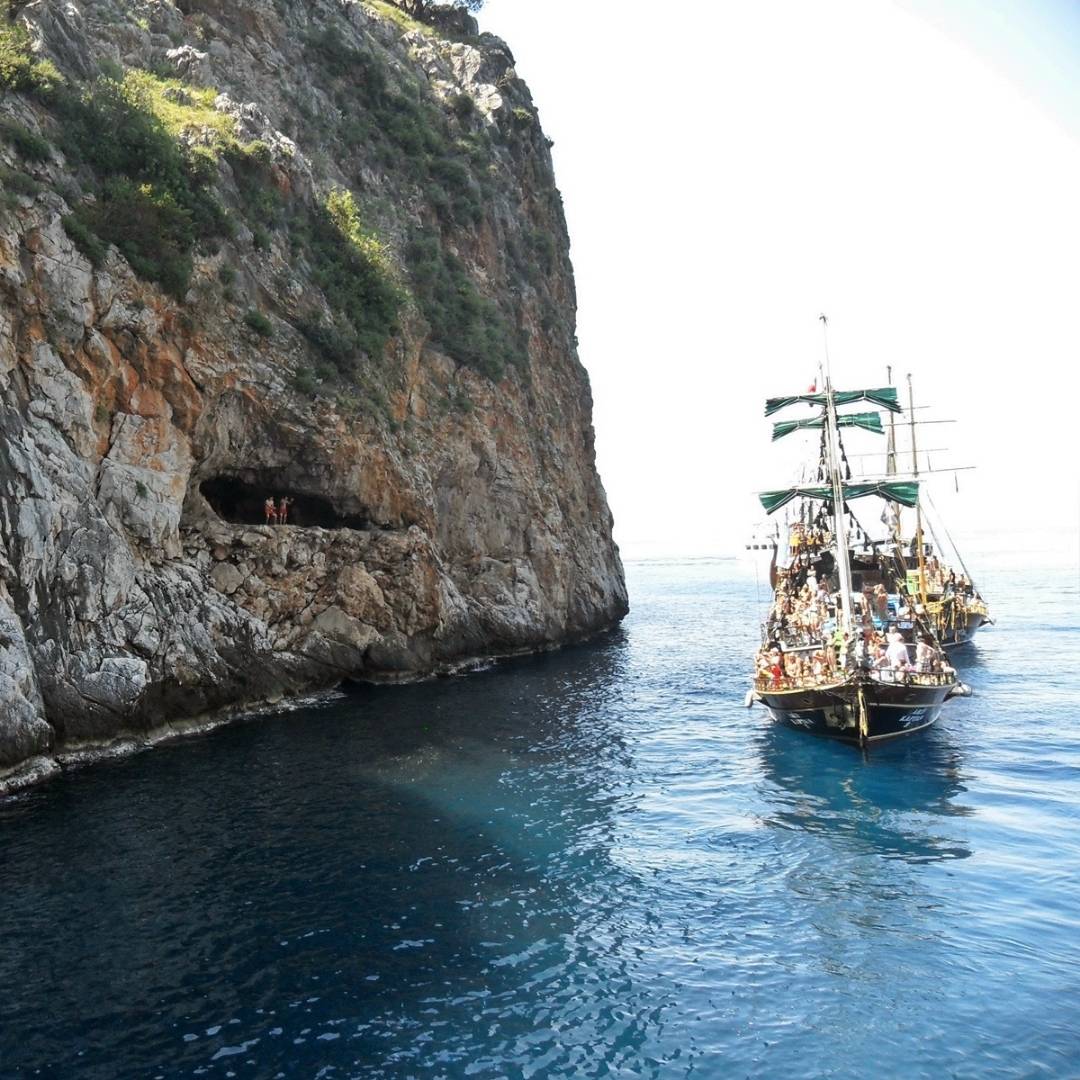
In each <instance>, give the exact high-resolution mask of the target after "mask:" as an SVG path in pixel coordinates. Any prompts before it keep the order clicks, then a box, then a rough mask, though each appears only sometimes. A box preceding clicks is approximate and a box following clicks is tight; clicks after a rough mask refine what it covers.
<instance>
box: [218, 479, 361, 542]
mask: <svg viewBox="0 0 1080 1080" xmlns="http://www.w3.org/2000/svg"><path fill="white" fill-rule="evenodd" d="M199 491H200V492H201V493H202V496H203V498H204V499H206V501H207V502H208V503H209V504H210V505H211V506H212V507H213V509H214V512H215V513H216V514H217V515H218V517H220V518H221V519H222V520H224V521H228V522H231V523H232V524H234V525H264V524H265V523H266V514H265V513H264V511H263V504H264V503H265V502H266V500H267V499H268V498H273V500H274V502H275V504H276V503H278V502H279V501H280V499H281V497H282V496H285V497H286V498H288V499H291V500H292V503H291V505H290V506H289V521H288V523H289V524H290V525H298V526H302V527H303V526H307V527H309V528H322V529H370V528H371V521H370V520H369V519H368V518H367V516H366V515H364V514H339V513H338V512H337V510H335V509H334V504H333V503H332V502H330V500H329V499H324V498H323V497H322V496H321V495H309V494H307V493H306V492H302V491H295V490H292V489H290V488H288V487H286V486H285V485H283V484H280V483H278V484H273V483H271V484H258V485H256V484H248V483H245V482H244V481H243V480H238V479H237V478H236V477H234V476H215V477H214V478H213V479H212V480H204V481H203V482H202V483H201V484H200V485H199Z"/></svg>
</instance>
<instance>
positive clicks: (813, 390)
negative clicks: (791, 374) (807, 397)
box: [806, 379, 817, 394]
mask: <svg viewBox="0 0 1080 1080" xmlns="http://www.w3.org/2000/svg"><path fill="white" fill-rule="evenodd" d="M806 392H807V393H808V394H816V393H817V379H815V380H814V381H813V382H812V383H811V384H810V386H809V388H808V389H807V391H806Z"/></svg>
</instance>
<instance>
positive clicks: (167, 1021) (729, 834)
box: [0, 560, 1080, 1080]
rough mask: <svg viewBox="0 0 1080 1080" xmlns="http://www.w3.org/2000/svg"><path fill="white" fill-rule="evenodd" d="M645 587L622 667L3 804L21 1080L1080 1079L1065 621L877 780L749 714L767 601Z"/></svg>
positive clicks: (988, 649) (333, 714) (419, 691)
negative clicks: (1054, 662)
mask: <svg viewBox="0 0 1080 1080" xmlns="http://www.w3.org/2000/svg"><path fill="white" fill-rule="evenodd" d="M631 572H632V578H633V580H632V587H633V595H634V598H635V608H634V613H633V616H632V617H631V619H630V620H629V621H628V622H627V624H626V627H625V629H624V630H623V631H621V632H619V633H616V634H613V635H610V636H609V637H607V638H605V639H603V640H600V641H597V642H594V643H592V644H591V645H588V646H584V647H582V648H579V649H573V650H567V651H565V652H562V653H555V654H550V655H546V656H541V657H537V658H533V659H527V660H518V661H514V662H511V663H506V664H499V665H496V666H495V667H493V668H491V669H489V670H484V671H480V672H477V673H475V674H473V675H470V676H468V677H461V678H452V679H442V680H437V681H433V682H430V683H426V684H421V685H416V686H406V687H393V688H377V687H375V688H373V687H367V688H354V689H351V690H349V691H348V692H346V693H344V694H340V695H338V696H336V697H334V698H331V699H328V700H327V701H325V702H324V703H322V704H321V705H319V706H318V707H310V708H305V709H301V710H298V711H297V712H295V713H294V714H292V715H289V716H278V717H274V718H270V719H264V720H261V721H259V722H256V723H251V724H245V725H239V726H234V727H232V728H228V729H221V730H219V731H217V732H215V733H213V734H212V735H211V736H209V737H206V738H200V739H194V740H191V741H187V742H183V743H177V744H174V745H171V746H168V747H164V748H161V749H158V750H155V751H154V752H153V753H150V754H146V755H143V756H140V757H137V758H132V759H128V760H125V761H120V762H114V763H112V764H109V765H105V766H101V767H98V768H94V769H89V770H84V771H80V772H75V773H72V774H69V775H67V776H65V777H63V778H61V779H60V780H59V781H57V782H55V783H52V784H50V785H47V786H45V787H43V788H41V789H38V790H36V791H34V792H31V793H28V794H27V795H25V796H23V797H21V798H18V799H15V800H12V801H9V802H7V803H3V804H0V878H2V880H0V885H2V886H3V890H4V900H3V904H4V941H3V947H2V948H0V1076H2V1077H4V1078H5V1080H6V1077H7V1076H9V1075H10V1076H22V1075H33V1074H34V1072H35V1071H40V1073H41V1075H54V1076H64V1077H68V1076H75V1077H80V1078H81V1077H94V1078H96V1077H101V1078H103V1080H105V1078H108V1080H112V1078H113V1077H116V1076H158V1075H161V1076H166V1077H170V1078H171V1077H178V1076H199V1077H233V1076H235V1077H243V1076H250V1077H276V1076H282V1077H290V1078H291V1077H293V1076H311V1077H315V1076H319V1077H325V1078H330V1080H334V1078H342V1077H364V1078H369V1077H387V1078H398V1077H411V1076H417V1077H455V1078H456V1077H459V1076H469V1077H485V1078H495V1077H513V1078H519V1077H526V1076H529V1077H538V1078H540V1077H543V1078H564V1077H577V1076H627V1077H630V1076H633V1077H662V1078H668V1077H672V1078H673V1077H686V1076H695V1077H698V1076H704V1077H713V1076H718V1077H719V1076H727V1075H737V1076H746V1075H749V1076H820V1075H830V1076H833V1077H866V1076H879V1075H881V1076H899V1075H903V1076H916V1077H921V1076H925V1077H935V1078H936V1077H938V1076H941V1075H959V1076H984V1075H993V1076H1001V1077H1017V1078H1019V1077H1029V1076H1040V1077H1041V1076H1046V1077H1056V1076H1062V1077H1064V1076H1072V1075H1077V1074H1080V1062H1078V1060H1077V1044H1076V1038H1075V1031H1076V1030H1077V1028H1078V1026H1080V1016H1078V1015H1077V1006H1076V1004H1075V1003H1076V1002H1077V1001H1078V1000H1080V977H1078V975H1077V972H1078V971H1080V947H1078V944H1077V943H1078V942H1080V920H1078V918H1077V915H1076V909H1075V897H1074V895H1073V889H1074V883H1075V880H1076V877H1077V875H1078V873H1080V839H1078V834H1077V831H1076V828H1075V816H1074V815H1075V806H1076V805H1077V796H1078V786H1080V739H1078V736H1077V735H1076V734H1075V733H1074V731H1073V728H1072V726H1071V724H1070V723H1069V721H1068V718H1069V717H1071V715H1072V713H1071V712H1070V711H1069V708H1070V707H1071V703H1072V702H1073V701H1075V696H1076V690H1077V686H1076V676H1075V674H1071V673H1067V672H1061V671H1057V672H1056V674H1055V678H1054V679H1052V680H1051V679H1044V680H1041V681H1040V682H1039V693H1038V695H1036V694H1034V693H1033V691H1032V684H1031V680H1030V679H1025V678H1023V677H1022V676H1021V675H1019V674H1018V672H1020V671H1021V668H1022V661H1023V660H1026V661H1027V662H1028V663H1031V662H1033V661H1035V662H1038V660H1039V658H1041V657H1047V656H1051V655H1053V654H1054V651H1055V648H1056V647H1057V644H1058V643H1059V641H1060V635H1059V631H1058V629H1057V626H1058V624H1059V623H1065V624H1067V622H1068V620H1067V619H1065V618H1063V617H1062V615H1061V612H1060V611H1057V612H1056V613H1055V609H1053V607H1052V606H1050V607H1046V608H1045V609H1044V610H1042V611H1041V612H1040V614H1039V618H1038V620H1035V621H1032V622H1031V624H1030V625H1028V626H1027V627H1026V628H1025V629H1023V630H1017V629H1011V630H1010V632H1009V634H1008V635H1005V634H1003V633H999V632H998V631H996V630H995V631H994V632H993V636H991V635H987V636H986V638H987V640H986V645H985V647H984V646H983V644H982V640H983V639H981V638H980V644H979V646H978V650H979V651H978V653H977V657H976V659H977V661H978V662H977V663H973V664H972V667H971V674H970V676H969V677H970V681H972V682H973V683H974V684H975V687H976V691H977V696H976V697H974V698H972V699H970V700H967V701H962V702H955V703H950V704H949V706H948V707H947V709H946V711H945V713H944V714H943V717H942V719H941V721H939V723H938V725H937V726H936V727H935V728H933V729H931V731H929V732H927V733H924V734H923V735H920V736H918V737H916V738H912V739H910V740H901V741H898V742H896V743H894V744H891V745H886V746H881V747H875V748H874V749H873V751H872V752H871V753H870V755H869V756H867V757H863V756H861V755H860V754H859V753H858V751H856V750H855V749H853V748H851V747H848V746H842V745H839V744H835V743H831V742H827V741H824V740H817V739H814V738H811V737H807V736H804V735H801V734H800V733H798V732H793V731H789V730H787V729H785V728H781V727H779V726H777V725H775V724H773V723H772V722H771V721H769V720H768V719H766V718H765V717H764V716H763V715H762V714H761V713H760V712H754V711H748V710H745V709H744V708H742V705H741V702H742V698H743V694H744V692H745V688H746V670H747V664H748V662H749V661H748V658H749V657H750V656H751V655H752V652H753V649H754V646H755V644H756V630H755V619H754V616H755V608H754V587H753V582H752V580H751V581H749V582H747V581H744V580H742V579H740V578H739V577H738V576H736V575H735V573H734V571H733V567H731V566H730V565H727V564H719V563H716V562H711V561H708V560H699V561H692V562H683V563H676V564H672V563H663V562H654V563H650V564H644V565H639V566H636V567H632V568H631ZM1004 595H1005V596H1006V597H1007V596H1008V593H1004ZM1048 603H1049V601H1048ZM1002 614H1003V615H1004V616H1010V613H1009V611H1008V604H1007V603H1005V604H1004V610H1003V613H1002ZM1055 620H1057V621H1055ZM1010 623H1011V624H1012V625H1014V626H1015V625H1016V619H1015V617H1012V616H1010ZM1068 633H1069V631H1068V629H1067V628H1063V629H1062V630H1061V631H1060V634H1066V635H1067V634H1068ZM965 674H967V673H965ZM954 705H955V708H954V707H953V706H954ZM44 1017H48V1022H47V1023H45V1022H43V1018H44Z"/></svg>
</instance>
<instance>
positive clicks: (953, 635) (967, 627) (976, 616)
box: [940, 611, 990, 649]
mask: <svg viewBox="0 0 1080 1080" xmlns="http://www.w3.org/2000/svg"><path fill="white" fill-rule="evenodd" d="M989 621H990V620H989V619H988V618H987V617H986V616H985V615H983V614H981V613H979V612H977V611H971V612H968V615H967V618H966V619H965V620H964V621H963V623H961V624H960V625H959V626H949V627H946V628H945V629H943V630H942V631H941V637H940V640H941V644H942V645H943V646H944V647H945V648H946V649H951V648H952V647H953V646H954V645H964V644H966V643H967V642H969V641H971V639H972V638H973V637H974V636H975V633H976V631H977V630H978V629H979V627H980V626H985V625H986V623H988V622H989Z"/></svg>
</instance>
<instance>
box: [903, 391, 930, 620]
mask: <svg viewBox="0 0 1080 1080" xmlns="http://www.w3.org/2000/svg"><path fill="white" fill-rule="evenodd" d="M907 388H908V411H909V413H910V414H911V471H912V473H913V474H914V476H915V479H916V480H918V479H919V453H918V450H917V449H916V446H915V395H914V392H913V391H912V389H911V373H910V372H908V377H907ZM915 543H916V545H917V546H918V550H919V602H920V603H921V604H922V606H923V608H924V609H925V607H926V563H925V561H924V557H923V531H922V500H921V499H919V500H918V501H916V503H915Z"/></svg>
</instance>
